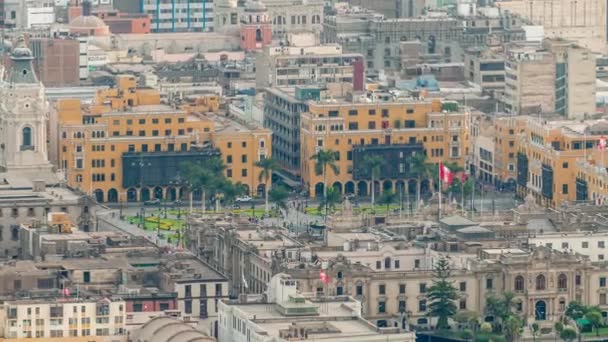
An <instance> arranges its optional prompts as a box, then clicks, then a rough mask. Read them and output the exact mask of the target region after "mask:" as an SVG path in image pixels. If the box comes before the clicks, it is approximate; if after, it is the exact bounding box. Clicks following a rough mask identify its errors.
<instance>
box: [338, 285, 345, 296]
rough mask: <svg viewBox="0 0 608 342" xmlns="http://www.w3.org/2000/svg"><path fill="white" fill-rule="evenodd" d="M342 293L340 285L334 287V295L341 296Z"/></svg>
mask: <svg viewBox="0 0 608 342" xmlns="http://www.w3.org/2000/svg"><path fill="white" fill-rule="evenodd" d="M343 294H344V288H343V287H342V286H338V287H336V296H341V295H343Z"/></svg>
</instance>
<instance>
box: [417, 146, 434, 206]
mask: <svg viewBox="0 0 608 342" xmlns="http://www.w3.org/2000/svg"><path fill="white" fill-rule="evenodd" d="M412 173H413V174H414V175H415V176H416V179H417V184H416V206H417V208H420V190H421V185H422V180H423V179H430V178H432V165H431V164H429V163H428V162H427V156H426V154H424V153H416V154H414V156H413V157H412Z"/></svg>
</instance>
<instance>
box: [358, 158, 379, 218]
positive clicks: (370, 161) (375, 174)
mask: <svg viewBox="0 0 608 342" xmlns="http://www.w3.org/2000/svg"><path fill="white" fill-rule="evenodd" d="M383 165H384V158H382V157H381V156H379V155H376V154H375V155H366V156H365V157H364V158H363V168H364V169H365V170H369V172H370V174H371V178H372V210H374V205H375V204H376V201H375V199H376V180H377V179H378V178H379V177H380V170H381V169H382V166H383Z"/></svg>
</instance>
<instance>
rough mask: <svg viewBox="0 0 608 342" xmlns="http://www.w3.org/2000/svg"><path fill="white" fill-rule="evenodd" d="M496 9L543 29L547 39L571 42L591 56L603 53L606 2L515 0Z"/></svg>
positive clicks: (498, 4)
mask: <svg viewBox="0 0 608 342" xmlns="http://www.w3.org/2000/svg"><path fill="white" fill-rule="evenodd" d="M496 5H497V6H499V7H501V8H502V9H506V10H507V11H509V12H512V13H517V14H519V15H521V16H522V17H524V18H525V19H527V20H529V21H531V22H532V24H534V25H542V26H543V27H544V31H545V36H546V37H548V38H562V39H567V40H573V41H575V42H576V43H577V44H578V45H580V46H582V47H584V48H587V49H589V50H591V51H593V52H596V53H605V52H606V2H605V1H597V0H581V1H574V2H565V1H560V0H549V1H545V0H514V1H499V2H496Z"/></svg>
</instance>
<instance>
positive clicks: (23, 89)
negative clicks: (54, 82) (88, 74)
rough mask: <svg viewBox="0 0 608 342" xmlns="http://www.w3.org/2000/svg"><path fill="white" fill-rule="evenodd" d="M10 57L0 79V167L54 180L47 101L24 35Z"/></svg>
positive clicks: (4, 169)
mask: <svg viewBox="0 0 608 342" xmlns="http://www.w3.org/2000/svg"><path fill="white" fill-rule="evenodd" d="M10 59H11V62H10V66H9V67H8V68H7V75H6V77H5V78H4V80H3V81H2V82H1V83H0V171H2V172H7V173H9V174H15V175H17V176H20V177H25V178H29V179H30V180H34V179H42V180H46V181H47V182H52V181H53V180H55V182H56V177H54V175H53V172H52V166H51V164H50V162H49V160H48V153H47V119H48V114H49V104H48V102H47V100H46V96H45V93H44V86H43V85H42V83H40V82H39V81H38V78H37V77H36V74H35V73H34V69H33V67H32V60H33V59H34V57H33V55H32V51H31V50H30V49H29V48H28V47H27V45H26V43H25V39H24V38H23V37H19V39H18V42H17V44H16V45H15V48H14V49H13V51H12V52H11V56H10Z"/></svg>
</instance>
